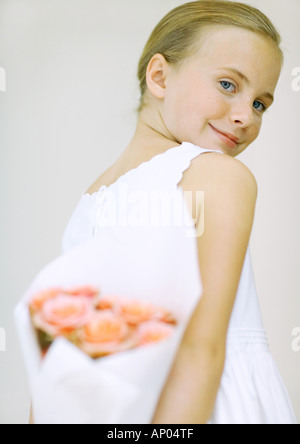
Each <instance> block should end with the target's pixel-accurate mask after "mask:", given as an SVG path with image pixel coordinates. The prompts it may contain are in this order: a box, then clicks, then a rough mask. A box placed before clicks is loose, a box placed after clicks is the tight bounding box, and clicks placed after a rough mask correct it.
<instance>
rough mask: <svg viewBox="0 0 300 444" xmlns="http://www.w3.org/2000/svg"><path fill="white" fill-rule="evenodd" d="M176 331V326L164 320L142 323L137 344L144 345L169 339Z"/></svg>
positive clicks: (138, 331) (137, 334)
mask: <svg viewBox="0 0 300 444" xmlns="http://www.w3.org/2000/svg"><path fill="white" fill-rule="evenodd" d="M174 331H175V327H173V326H171V325H167V324H165V323H163V322H157V321H151V322H146V323H144V324H141V325H140V326H139V328H138V330H137V332H136V336H137V345H138V346H144V345H147V344H152V343H155V342H160V341H163V340H165V339H168V338H169V337H170V336H171V335H172V334H173V333H174Z"/></svg>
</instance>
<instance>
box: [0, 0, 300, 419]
mask: <svg viewBox="0 0 300 444" xmlns="http://www.w3.org/2000/svg"><path fill="white" fill-rule="evenodd" d="M183 3H185V1H175V0H164V1H163V2H162V1H161V0H152V1H151V2H149V1H146V0H126V1H124V0H0V67H2V68H4V69H5V72H6V92H0V119H1V120H0V122H1V130H0V147H1V148H0V153H1V160H0V199H1V219H0V220H1V234H0V236H1V238H0V241H1V244H0V245H1V256H0V260H1V263H0V269H1V282H0V285H1V291H0V295H1V296H0V298H1V302H0V328H2V329H5V332H6V352H1V351H0V393H1V398H0V423H3V424H18V423H20V424H22V423H26V422H27V421H28V409H29V400H30V394H29V390H28V385H27V379H26V375H25V369H24V365H23V360H22V357H21V350H20V346H19V342H18V339H17V336H16V329H15V325H14V321H13V308H14V306H15V305H16V303H17V302H18V300H19V299H20V297H21V296H22V294H23V293H24V291H25V290H26V289H27V288H28V286H29V285H30V283H31V281H32V279H33V278H34V276H35V275H36V274H37V273H38V271H39V270H40V269H41V268H43V267H44V266H45V265H46V264H47V263H48V262H49V261H51V260H52V259H54V258H55V257H56V256H58V255H59V254H60V248H61V238H62V234H63V231H64V228H65V226H66V224H67V222H68V219H69V218H70V216H71V213H72V211H73V210H74V207H75V205H76V204H77V202H78V200H79V198H80V196H81V194H82V193H83V192H84V191H86V189H87V188H88V187H89V186H90V184H91V183H92V182H93V181H94V180H95V179H96V177H98V176H99V175H100V174H101V173H103V172H104V170H106V169H107V168H108V167H109V166H110V165H111V164H112V163H113V162H114V161H115V160H116V159H117V158H118V157H119V156H120V154H121V153H122V151H123V150H124V149H125V147H126V145H127V143H128V142H129V140H130V139H131V136H132V134H133V131H134V128H135V124H136V114H135V108H136V107H137V104H138V98H139V93H138V83H137V80H136V68H137V63H138V59H139V57H140V54H141V52H142V50H143V47H144V45H145V43H146V40H147V39H148V37H149V35H150V33H151V31H152V29H153V28H154V26H155V25H156V24H157V23H158V21H159V20H160V19H161V18H162V17H163V16H164V15H165V14H166V13H167V12H168V11H169V10H171V9H172V8H173V7H175V6H178V5H180V4H183ZM244 3H249V4H251V5H253V6H256V7H259V8H260V9H261V10H262V11H263V12H265V13H267V15H268V16H269V17H270V18H271V19H272V20H273V22H274V23H275V24H276V25H277V27H278V28H279V30H280V31H281V34H282V36H283V45H282V47H283V49H284V52H285V56H286V61H285V66H284V69H283V73H282V76H281V79H280V82H279V86H278V90H277V93H276V101H275V104H274V106H273V107H272V109H271V110H270V111H269V112H268V113H267V114H266V115H265V117H264V126H263V130H262V133H261V136H260V137H259V139H258V140H257V141H256V142H255V143H254V144H253V145H251V146H250V147H249V148H248V150H247V151H246V152H245V153H243V154H242V155H241V156H239V159H240V160H241V161H243V162H244V163H245V164H246V165H247V166H248V167H249V168H250V169H251V171H252V172H253V174H254V175H255V177H256V179H257V182H258V185H259V198H258V204H257V211H256V219H255V224H254V228H253V233H252V238H251V251H252V259H253V265H254V271H255V276H256V285H257V289H258V293H259V297H260V302H261V307H262V311H263V315H264V320H265V327H266V330H267V333H268V335H269V340H270V345H271V349H272V353H273V355H274V357H275V360H276V362H277V364H278V367H279V369H280V371H281V374H282V376H283V379H284V381H285V383H286V386H287V388H288V390H289V393H290V396H291V398H292V401H293V404H294V407H295V410H296V413H297V416H298V419H300V379H299V374H300V351H298V352H297V351H293V349H292V341H293V339H295V337H293V336H292V331H293V330H294V329H295V328H296V327H300V301H299V296H300V280H299V264H300V235H299V226H300V203H299V196H298V192H299V189H300V186H299V185H300V179H299V177H300V175H299V163H300V154H299V150H300V143H299V142H300V140H299V123H300V120H299V116H300V79H299V81H298V80H297V79H296V77H293V76H292V70H293V69H294V68H296V67H300V31H299V29H300V28H299V23H298V22H299V17H300V3H299V0H287V1H285V2H282V1H281V0H249V1H248V2H244ZM233 44H234V42H233ZM293 80H294V86H296V88H294V89H293V88H292V81H293ZM297 86H298V87H297ZM0 89H1V87H0ZM297 89H299V91H297ZM1 331H2V332H3V330H1Z"/></svg>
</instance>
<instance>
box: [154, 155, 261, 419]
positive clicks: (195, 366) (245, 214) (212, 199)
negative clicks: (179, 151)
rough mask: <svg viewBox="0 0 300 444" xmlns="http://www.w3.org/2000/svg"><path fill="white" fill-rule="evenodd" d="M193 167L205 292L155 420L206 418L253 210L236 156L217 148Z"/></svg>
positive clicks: (251, 186) (251, 187)
mask: <svg viewBox="0 0 300 444" xmlns="http://www.w3.org/2000/svg"><path fill="white" fill-rule="evenodd" d="M204 157H205V159H203V158H204ZM200 158H201V159H200ZM192 169H194V174H193V171H191V175H190V182H189V185H188V186H189V189H191V190H197V189H198V190H203V191H205V232H204V235H203V236H202V237H200V238H198V239H197V242H198V257H199V267H200V272H201V278H202V284H203V293H202V297H201V299H200V301H199V303H198V305H197V307H196V309H195V311H194V313H193V316H192V318H191V320H190V322H189V325H188V327H187V330H186V332H185V334H184V337H183V340H182V343H181V345H180V348H179V351H178V354H177V356H176V358H175V361H174V364H173V367H172V369H171V372H170V374H169V378H168V380H167V383H166V385H165V387H164V390H163V392H162V394H161V398H160V401H159V403H158V406H157V409H156V412H155V415H154V418H153V422H152V423H153V424H206V423H207V422H208V421H209V419H210V418H211V415H212V413H213V409H214V405H215V402H216V397H217V393H218V390H219V386H220V381H221V377H222V373H223V368H224V363H225V351H226V337H227V331H228V326H229V322H230V318H231V314H232V309H233V306H234V302H235V297H236V293H237V290H238V286H239V281H240V277H241V273H242V269H243V264H244V260H245V256H246V252H247V248H248V244H249V239H250V235H251V230H252V226H253V220H254V214H255V205H256V200H257V184H256V181H255V178H254V177H253V175H252V174H251V172H250V171H249V170H248V168H247V167H246V166H245V165H243V164H242V163H241V162H240V161H238V160H236V159H233V158H230V157H229V156H224V155H222V154H217V153H216V154H211V155H209V156H207V155H205V156H199V158H197V160H196V162H195V164H194V165H193V167H192ZM195 178H196V179H195ZM197 178H200V179H197ZM188 181H189V179H188ZM186 189H187V187H186Z"/></svg>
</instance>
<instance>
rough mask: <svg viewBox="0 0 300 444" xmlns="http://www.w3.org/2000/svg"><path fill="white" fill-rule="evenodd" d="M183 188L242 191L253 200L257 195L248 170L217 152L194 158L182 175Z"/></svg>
mask: <svg viewBox="0 0 300 444" xmlns="http://www.w3.org/2000/svg"><path fill="white" fill-rule="evenodd" d="M183 187H184V188H185V189H188V190H202V191H205V190H209V189H211V190H213V189H219V188H222V190H224V191H225V190H226V189H228V191H233V192H235V191H236V193H238V192H241V191H242V190H243V189H244V190H245V191H246V192H248V193H250V195H252V196H253V197H254V198H255V199H256V198H257V194H258V185H257V181H256V178H255V176H254V175H253V173H252V172H251V171H250V169H249V168H248V167H247V166H246V165H245V164H244V163H243V162H241V161H240V160H238V159H236V158H233V157H231V156H229V155H226V154H221V153H218V152H215V153H213V152H208V153H203V154H201V155H199V156H197V157H196V158H194V159H193V160H192V162H191V165H190V167H189V169H188V170H187V171H186V172H185V173H184V178H183Z"/></svg>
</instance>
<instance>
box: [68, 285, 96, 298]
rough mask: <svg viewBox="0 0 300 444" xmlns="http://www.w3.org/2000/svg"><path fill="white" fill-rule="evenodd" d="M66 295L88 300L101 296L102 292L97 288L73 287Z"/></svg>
mask: <svg viewBox="0 0 300 444" xmlns="http://www.w3.org/2000/svg"><path fill="white" fill-rule="evenodd" d="M65 293H66V294H68V295H70V296H85V297H87V298H91V299H93V298H95V297H96V296H98V295H99V293H100V290H99V289H98V288H95V287H91V286H85V287H73V288H71V289H69V290H66V292H65Z"/></svg>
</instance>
